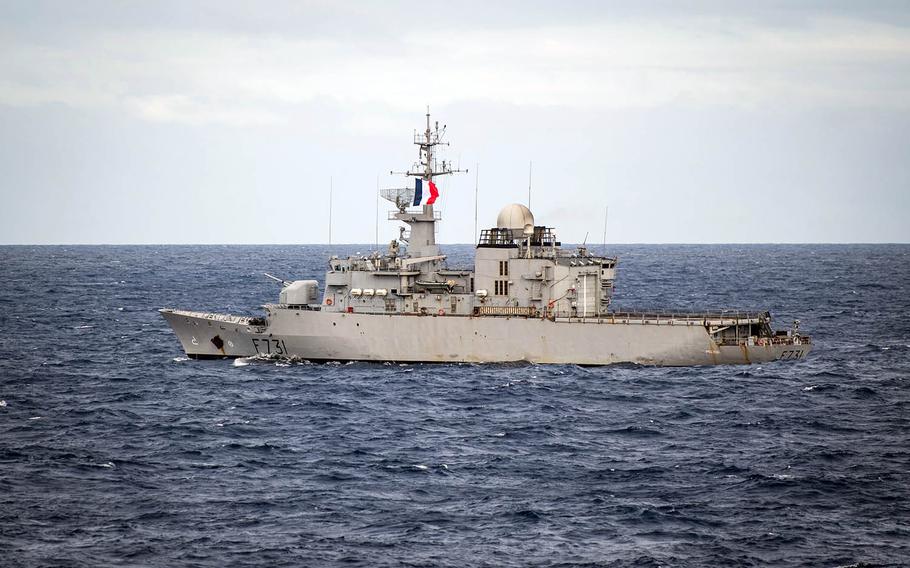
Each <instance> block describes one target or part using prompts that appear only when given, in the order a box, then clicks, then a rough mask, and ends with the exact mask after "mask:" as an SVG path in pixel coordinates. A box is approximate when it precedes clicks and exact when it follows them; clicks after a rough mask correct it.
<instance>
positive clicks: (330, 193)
mask: <svg viewBox="0 0 910 568" xmlns="http://www.w3.org/2000/svg"><path fill="white" fill-rule="evenodd" d="M332 189H333V187H332V176H329V244H332Z"/></svg>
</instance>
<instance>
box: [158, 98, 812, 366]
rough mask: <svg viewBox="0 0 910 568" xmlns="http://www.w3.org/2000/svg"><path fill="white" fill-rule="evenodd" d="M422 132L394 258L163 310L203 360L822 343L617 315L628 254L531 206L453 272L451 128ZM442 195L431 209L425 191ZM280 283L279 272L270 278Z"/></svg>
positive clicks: (761, 352)
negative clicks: (241, 306) (257, 299)
mask: <svg viewBox="0 0 910 568" xmlns="http://www.w3.org/2000/svg"><path fill="white" fill-rule="evenodd" d="M426 118H427V124H426V130H425V131H424V132H423V133H417V132H415V134H414V143H415V144H416V145H417V146H418V147H419V159H418V161H417V162H415V164H414V166H413V167H412V168H411V169H410V170H409V171H407V172H402V173H403V174H404V175H406V176H408V178H407V179H411V178H414V182H415V183H414V184H413V186H411V184H410V183H409V184H408V187H405V188H395V189H385V190H382V192H381V195H382V197H383V198H385V199H387V200H388V201H391V202H392V203H394V204H395V207H396V208H395V210H393V211H391V212H390V214H389V220H391V221H395V222H401V223H404V224H405V225H407V228H406V227H404V226H400V238H399V239H396V240H393V241H392V242H391V243H390V245H389V247H388V250H387V251H386V252H385V253H384V254H381V253H379V252H375V253H373V254H371V255H357V256H350V257H348V258H344V259H342V258H338V257H334V256H333V257H332V258H331V259H330V260H329V263H328V271H327V272H326V275H325V281H324V285H323V287H322V290H321V299H320V288H319V283H318V282H317V281H316V280H296V281H284V280H281V279H277V278H275V277H272V278H274V279H276V280H279V282H281V284H282V289H281V291H280V293H279V296H278V302H277V303H274V304H266V305H265V306H262V307H263V308H264V310H265V315H264V316H257V317H250V316H240V315H227V314H218V313H204V312H196V311H185V310H177V309H162V310H160V311H161V314H162V315H163V316H164V318H165V319H166V320H167V322H168V323H169V324H170V326H171V327H172V328H173V330H174V332H175V333H176V335H177V338H178V339H179V340H180V343H181V345H182V346H183V349H184V351H186V354H187V355H188V356H189V357H192V358H220V357H250V356H266V357H282V358H283V357H287V358H299V359H305V360H311V361H377V362H379V361H382V362H386V361H390V362H401V363H404V362H433V363H453V362H459V363H468V362H470V363H482V362H487V363H494V362H518V361H526V362H531V363H557V364H579V365H606V364H612V363H637V364H643V365H673V366H680V365H716V364H748V363H763V362H768V361H776V360H797V359H802V358H803V357H805V356H806V355H807V354H808V353H809V351H810V349H811V346H812V343H811V341H810V338H809V337H808V336H807V335H804V334H801V333H800V332H799V322H798V321H797V322H794V325H793V327H792V328H791V329H788V330H783V331H774V330H773V329H772V328H771V317H770V314H769V313H768V312H767V311H754V312H739V311H724V310H718V311H712V312H705V313H674V312H669V311H668V312H663V311H639V312H628V311H616V310H612V309H611V307H610V301H611V297H612V292H613V282H614V279H615V277H616V266H617V258H616V257H611V256H599V255H596V254H592V252H591V251H589V250H588V249H587V248H586V247H585V246H581V247H577V248H574V249H567V248H563V247H562V246H561V243H560V242H559V240H558V239H557V236H556V232H555V231H554V229H553V228H551V227H547V226H545V225H538V224H537V223H536V221H535V219H534V216H533V215H532V214H531V211H530V210H529V209H528V208H527V207H525V206H524V205H521V204H517V203H515V204H511V205H507V206H506V207H505V208H503V209H502V211H500V213H499V215H498V217H497V220H496V226H495V227H491V228H489V229H485V230H483V231H482V232H481V234H480V238H479V240H478V242H477V246H476V252H475V260H474V269H473V270H470V269H459V268H449V267H448V266H447V264H446V256H445V255H444V254H442V253H441V251H440V248H439V246H438V245H437V244H436V223H437V222H439V221H440V219H441V215H440V213H439V212H438V211H436V210H434V202H435V199H436V197H437V195H438V191H437V189H436V186H435V183H434V179H435V178H437V177H438V176H443V175H449V174H452V173H456V171H457V170H453V168H452V165H451V163H446V162H445V161H439V160H437V157H436V154H437V147H438V146H439V145H440V144H445V143H444V142H443V141H442V137H443V136H444V133H445V127H443V128H442V129H441V130H440V128H439V124H438V123H436V124H435V127H433V128H431V123H430V115H429V113H427V115H426ZM424 185H427V189H428V190H429V194H430V197H429V199H427V200H426V203H423V199H422V195H421V194H422V193H423V186H424ZM270 277H271V276H270Z"/></svg>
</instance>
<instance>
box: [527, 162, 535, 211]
mask: <svg viewBox="0 0 910 568" xmlns="http://www.w3.org/2000/svg"><path fill="white" fill-rule="evenodd" d="M533 166H534V162H532V161H528V209H530V208H531V168H532V167H533Z"/></svg>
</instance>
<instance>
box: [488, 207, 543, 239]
mask: <svg viewBox="0 0 910 568" xmlns="http://www.w3.org/2000/svg"><path fill="white" fill-rule="evenodd" d="M496 227H497V228H499V229H510V230H512V231H521V232H523V233H528V232H532V233H533V232H534V215H533V214H532V213H531V210H530V209H528V208H527V207H525V206H524V205H522V204H521V203H512V204H510V205H506V206H505V207H503V208H502V210H501V211H500V212H499V216H498V217H496Z"/></svg>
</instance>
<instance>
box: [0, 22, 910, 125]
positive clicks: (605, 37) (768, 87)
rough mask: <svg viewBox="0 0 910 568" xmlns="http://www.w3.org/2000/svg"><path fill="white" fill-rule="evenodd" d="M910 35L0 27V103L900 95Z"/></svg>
mask: <svg viewBox="0 0 910 568" xmlns="http://www.w3.org/2000/svg"><path fill="white" fill-rule="evenodd" d="M908 64H910V33H908V30H907V29H906V28H903V27H899V26H892V25H890V24H887V23H883V22H875V21H866V20H859V19H848V18H821V17H816V18H813V19H811V20H810V21H809V22H808V23H807V24H806V25H804V26H799V27H772V26H769V25H766V24H761V23H756V22H755V21H754V20H744V19H734V18H729V17H698V16H693V17H688V18H679V17H677V18H669V19H663V20H662V19H659V18H657V19H654V20H650V19H644V18H642V19H633V20H628V19H622V20H617V21H612V22H611V21H607V20H599V21H595V22H593V23H579V24H574V25H567V24H564V23H560V24H552V25H546V24H542V25H534V26H511V27H498V28H497V27H485V28H476V27H461V28H459V27H456V28H452V29H447V28H444V27H443V28H440V29H434V30H433V31H432V32H428V31H422V29H421V28H413V29H409V30H407V31H406V32H404V33H402V35H401V36H400V37H398V38H396V39H395V40H391V41H389V42H386V43H377V42H376V39H375V38H374V37H372V36H367V37H365V38H364V39H363V40H357V39H356V38H352V37H351V36H350V35H349V34H347V33H339V34H338V35H336V36H334V37H333V36H331V35H326V34H325V33H321V34H319V35H314V36H313V37H294V36H287V35H278V34H263V33H257V34H247V33H242V32H239V31H219V30H211V29H164V28H160V29H139V30H137V29H132V28H130V29H125V30H122V31H117V30H112V29H101V30H98V29H92V28H88V29H87V30H86V31H85V32H84V33H77V34H76V35H75V36H74V37H73V38H71V39H70V40H68V41H59V42H47V41H38V40H36V39H34V38H33V39H32V41H24V40H23V39H22V38H21V36H7V37H5V39H3V40H0V77H4V80H3V81H2V83H0V104H6V105H15V106H25V105H40V104H47V103H61V104H64V105H69V106H72V107H79V108H84V107H94V108H115V109H118V110H126V111H127V112H130V113H133V114H134V115H136V116H138V117H140V118H143V119H145V120H149V121H156V122H161V121H169V122H176V123H188V124H204V123H221V124H227V125H234V126H249V125H256V124H273V123H275V122H276V121H277V120H278V118H279V116H281V113H282V110H281V108H282V106H283V105H306V104H308V103H310V102H312V101H314V100H328V101H332V102H334V103H336V104H338V105H352V104H376V103H378V104H381V105H383V106H384V107H387V108H391V109H397V110H404V109H411V110H412V109H414V108H422V106H423V105H424V104H426V103H427V102H428V101H433V102H434V104H447V103H455V102H473V101H482V102H497V103H507V104H514V105H536V106H563V107H572V108H585V109H617V108H618V109H622V108H648V107H656V106H662V105H668V104H686V105H699V106H710V105H720V106H733V107H747V108H748V107H755V106H763V105H788V106H789V105H809V106H811V105H828V106H867V107H877V108H899V109H906V108H907V106H908V105H910V77H908V74H907V73H906V72H905V71H906V69H907V66H908Z"/></svg>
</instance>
